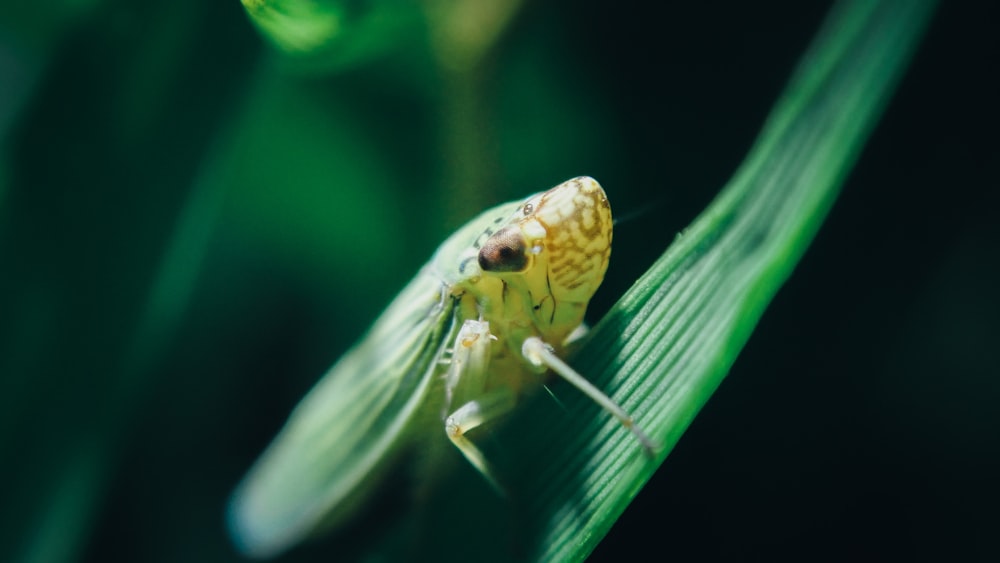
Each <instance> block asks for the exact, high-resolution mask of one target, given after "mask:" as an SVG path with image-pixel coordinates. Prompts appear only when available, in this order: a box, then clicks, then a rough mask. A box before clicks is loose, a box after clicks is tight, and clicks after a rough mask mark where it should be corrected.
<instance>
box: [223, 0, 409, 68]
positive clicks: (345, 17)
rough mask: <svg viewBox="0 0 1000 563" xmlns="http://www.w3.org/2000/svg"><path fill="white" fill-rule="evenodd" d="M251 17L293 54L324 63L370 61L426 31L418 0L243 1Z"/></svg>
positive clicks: (322, 64)
mask: <svg viewBox="0 0 1000 563" xmlns="http://www.w3.org/2000/svg"><path fill="white" fill-rule="evenodd" d="M241 1H242V3H243V7H244V8H246V12H247V14H248V15H249V16H250V20H251V21H252V22H253V23H254V25H256V26H257V28H258V29H260V31H261V33H263V34H264V36H265V37H267V38H268V39H269V40H270V41H271V42H272V43H273V44H274V45H275V46H276V47H277V48H278V49H280V50H281V51H282V52H284V53H286V54H287V55H289V56H290V57H293V58H296V59H299V60H304V61H309V62H310V63H312V64H316V65H319V66H323V67H342V66H346V65H351V64H356V63H359V62H361V61H366V60H368V59H370V58H372V57H374V56H378V55H380V54H383V53H385V52H387V51H389V50H391V49H395V48H399V47H400V46H402V45H406V44H408V43H409V42H411V41H413V40H414V39H415V38H417V37H419V36H421V35H422V34H423V31H422V30H423V26H424V24H423V17H422V12H421V10H420V5H419V3H417V2H407V1H401V0H360V1H359V0H241Z"/></svg>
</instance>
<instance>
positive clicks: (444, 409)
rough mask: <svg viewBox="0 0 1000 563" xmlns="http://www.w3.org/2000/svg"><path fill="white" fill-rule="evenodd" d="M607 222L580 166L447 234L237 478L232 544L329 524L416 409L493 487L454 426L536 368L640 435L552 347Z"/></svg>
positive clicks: (570, 316)
mask: <svg viewBox="0 0 1000 563" xmlns="http://www.w3.org/2000/svg"><path fill="white" fill-rule="evenodd" d="M611 232H612V221H611V210H610V206H609V204H608V200H607V197H606V195H605V193H604V190H603V189H602V188H601V186H600V185H599V184H598V183H597V182H596V181H595V180H593V179H591V178H587V177H580V178H575V179H573V180H569V181H567V182H564V183H562V184H560V185H558V186H556V187H554V188H552V189H550V190H548V191H546V192H542V193H539V194H536V195H534V196H532V197H530V198H528V199H527V200H526V201H524V202H512V203H508V204H504V205H500V206H497V207H495V208H493V209H490V210H488V211H486V212H485V213H483V214H481V215H480V216H479V217H477V218H476V219H474V220H472V221H471V222H469V223H468V224H466V225H465V226H464V227H462V228H461V229H460V230H459V231H457V232H456V233H455V234H453V235H452V236H451V237H449V238H448V240H446V241H445V242H444V244H442V245H441V247H440V248H439V249H438V251H437V252H436V253H435V254H434V257H433V258H432V259H431V261H430V263H428V264H427V265H426V266H425V267H424V268H423V269H422V270H421V271H420V273H419V274H418V275H417V277H416V278H415V279H414V280H413V281H412V282H410V284H409V285H408V286H406V288H404V289H403V291H402V292H401V293H400V294H399V295H398V296H397V297H396V299H395V300H394V301H393V303H392V304H391V305H390V306H389V308H388V309H387V310H386V311H385V313H383V314H382V316H381V317H380V318H379V319H378V320H377V321H376V322H375V325H374V326H373V327H372V328H371V330H370V331H369V333H368V334H367V335H366V336H365V338H364V339H363V340H362V341H361V342H360V343H358V344H357V345H356V346H355V347H354V348H353V349H352V350H351V351H349V352H348V353H347V354H346V355H345V356H344V357H343V358H341V360H340V361H339V362H337V363H336V364H335V365H334V366H333V367H332V368H331V369H330V371H329V373H327V375H326V376H325V377H324V378H323V379H321V380H320V381H319V383H317V385H316V386H315V387H314V388H313V389H312V390H311V391H310V392H309V394H308V395H307V396H306V397H305V398H304V399H303V400H302V402H301V403H300V404H299V405H298V406H297V407H296V408H295V410H294V411H293V412H292V414H291V416H290V417H289V420H288V422H287V423H286V425H285V427H284V428H283V429H282V430H281V432H280V433H279V434H278V436H277V437H276V438H275V440H274V442H273V443H272V444H271V445H270V446H269V447H268V449H267V450H266V451H265V452H264V454H263V455H262V456H261V458H260V459H259V460H258V461H257V463H256V464H255V465H254V467H253V468H252V469H251V471H250V473H249V474H248V475H247V477H246V478H245V480H244V481H243V482H242V483H241V484H240V486H239V487H238V488H237V491H236V493H235V495H234V497H233V502H232V505H231V506H230V513H229V517H230V525H231V529H232V533H233V537H234V540H235V542H236V543H237V545H238V546H239V547H240V548H241V549H242V550H243V551H245V552H246V553H248V554H250V555H255V556H269V555H274V554H277V553H279V552H281V551H283V550H284V549H287V548H288V547H290V546H291V545H293V544H294V543H296V542H298V541H299V540H301V539H303V538H304V537H305V536H307V535H309V534H310V533H311V532H313V531H314V530H315V529H317V528H319V527H323V526H329V525H334V524H336V523H337V522H338V521H339V520H341V519H343V518H345V517H346V516H348V515H349V513H350V512H351V510H352V508H354V507H355V506H356V505H357V504H358V503H359V502H360V501H362V500H363V496H364V494H365V491H367V490H368V489H369V487H370V484H371V482H372V481H373V480H374V479H375V477H376V476H377V475H378V474H379V473H381V472H382V471H384V469H385V468H386V467H387V466H388V465H389V464H390V463H391V462H392V461H393V459H394V457H395V454H396V453H397V452H399V451H401V450H403V449H404V448H405V446H407V445H409V444H411V443H412V442H414V441H415V440H417V439H418V438H419V437H420V436H419V435H420V434H421V433H426V432H427V428H426V425H425V424H423V423H422V422H423V421H425V420H428V419H430V420H434V419H437V420H438V421H439V424H440V426H439V429H438V430H437V431H438V432H441V431H442V430H443V431H444V433H445V435H446V436H447V437H448V439H450V440H451V442H452V443H453V444H454V445H455V446H456V447H457V448H458V449H459V450H460V451H461V452H462V454H463V455H464V456H465V458H466V459H467V460H468V461H469V462H470V463H471V464H472V465H474V466H475V467H476V468H477V469H478V470H479V471H480V472H481V473H482V474H483V475H484V476H485V477H486V478H487V480H489V481H490V483H492V484H493V485H494V486H496V487H497V488H500V489H502V487H500V485H499V484H498V480H497V477H496V474H495V472H494V471H493V470H492V469H491V468H490V465H489V463H488V462H487V460H486V459H485V457H484V456H483V454H482V453H481V452H480V450H479V449H478V448H477V447H476V446H475V444H474V443H473V442H472V441H471V440H470V439H469V438H468V437H467V436H466V432H468V431H469V430H472V429H473V428H475V427H477V426H479V425H481V424H485V423H488V422H490V421H491V420H495V419H496V418H498V417H500V416H501V415H503V414H505V413H507V412H509V411H510V410H511V409H512V408H514V406H515V405H516V404H517V401H518V398H519V397H521V396H523V395H524V394H525V393H527V392H529V391H531V390H532V389H534V388H537V387H538V386H540V385H541V383H542V382H543V375H544V372H545V371H546V370H548V369H551V370H552V371H554V372H556V373H557V374H559V375H560V376H561V377H563V378H565V379H567V380H568V381H569V382H570V383H572V384H573V385H574V386H576V387H578V388H579V389H580V390H582V391H583V392H584V393H586V394H587V395H589V396H590V397H591V398H593V399H594V400H595V401H596V402H598V403H599V404H600V405H601V406H602V407H604V408H605V409H606V410H608V411H609V412H610V413H611V414H612V415H614V416H615V417H617V418H618V419H619V420H621V421H622V423H623V424H624V425H625V426H626V427H628V428H629V429H630V430H631V431H632V432H633V433H634V434H635V435H636V437H637V438H638V439H639V440H640V442H641V443H642V444H643V446H644V447H646V448H647V449H652V448H653V445H652V442H651V441H650V440H649V438H647V437H646V435H645V434H643V433H642V431H641V430H639V428H638V427H636V426H635V425H634V424H633V423H632V419H631V418H630V417H629V416H628V415H627V414H626V413H625V412H624V411H623V410H622V409H621V408H620V407H619V406H618V405H616V404H615V403H614V402H612V401H611V399H609V398H608V397H607V396H606V395H604V394H603V393H602V392H601V391H599V390H598V389H597V388H595V387H594V386H593V385H591V384H590V383H589V382H588V381H587V380H585V379H584V378H583V377H582V376H580V375H579V374H577V373H576V372H575V371H573V370H572V368H570V367H569V366H568V365H566V364H565V363H564V362H563V361H562V360H561V359H560V358H559V356H558V354H559V353H560V352H561V350H562V349H563V346H564V345H565V344H566V343H567V341H568V340H569V339H571V338H572V337H573V335H574V334H576V333H577V332H578V331H579V330H580V329H581V328H582V323H583V316H584V312H585V311H586V308H587V303H588V302H589V300H590V298H591V296H593V294H594V292H595V291H596V290H597V287H598V286H599V285H600V283H601V281H602V280H603V279H604V273H605V271H606V270H607V266H608V258H609V256H610V253H611ZM428 413H431V414H432V416H430V417H429V416H428Z"/></svg>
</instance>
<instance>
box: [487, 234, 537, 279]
mask: <svg viewBox="0 0 1000 563" xmlns="http://www.w3.org/2000/svg"><path fill="white" fill-rule="evenodd" d="M527 247H528V245H527V242H526V241H525V240H524V236H523V235H522V234H521V231H520V229H518V228H517V227H504V228H503V229H500V230H499V231H497V232H496V233H494V234H493V236H491V237H490V238H488V239H487V240H486V243H485V244H484V245H483V247H482V248H481V249H479V267H480V268H482V269H483V271H484V272H520V271H522V270H524V269H525V268H527V267H528V256H527V254H526V249H527Z"/></svg>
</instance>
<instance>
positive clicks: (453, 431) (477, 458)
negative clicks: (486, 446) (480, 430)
mask: <svg viewBox="0 0 1000 563" xmlns="http://www.w3.org/2000/svg"><path fill="white" fill-rule="evenodd" d="M515 403H516V401H515V397H514V393H513V392H512V391H511V390H510V389H507V388H500V389H496V390H494V391H491V392H489V393H487V394H485V395H483V396H482V397H480V398H479V399H475V400H473V401H469V402H468V403H465V404H464V405H462V406H461V407H459V409H458V410H456V411H455V412H453V413H452V414H451V416H449V417H448V418H447V419H445V421H444V431H445V433H446V434H447V435H448V438H449V439H450V440H451V443H452V444H455V447H456V448H458V450H459V451H460V452H462V455H464V456H465V459H467V460H469V463H471V464H472V465H473V467H475V468H476V469H478V470H479V472H480V473H482V474H483V476H484V477H486V480H487V481H489V482H490V484H491V485H493V488H495V489H496V490H497V491H498V492H499V493H500V494H501V495H506V491H505V490H504V488H503V487H502V486H501V485H500V482H499V481H498V480H497V478H496V473H495V472H494V471H493V469H492V468H491V467H490V464H489V462H488V461H486V456H484V455H483V452H482V451H481V450H480V449H479V448H477V447H476V445H475V444H473V443H472V441H471V440H469V439H468V438H466V437H465V433H466V432H468V431H469V430H472V429H473V428H476V427H477V426H479V425H481V424H483V423H485V422H489V421H490V420H493V419H495V418H497V417H499V416H501V415H503V414H504V413H507V412H509V411H510V410H511V409H512V408H514V405H515Z"/></svg>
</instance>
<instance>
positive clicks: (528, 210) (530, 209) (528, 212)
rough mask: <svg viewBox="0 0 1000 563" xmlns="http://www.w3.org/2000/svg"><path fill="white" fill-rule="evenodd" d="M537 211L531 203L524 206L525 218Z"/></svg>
mask: <svg viewBox="0 0 1000 563" xmlns="http://www.w3.org/2000/svg"><path fill="white" fill-rule="evenodd" d="M534 211H535V206H534V205H532V204H530V203H525V204H524V216H525V217H527V216H528V215H531V214H532V213H533V212H534Z"/></svg>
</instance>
